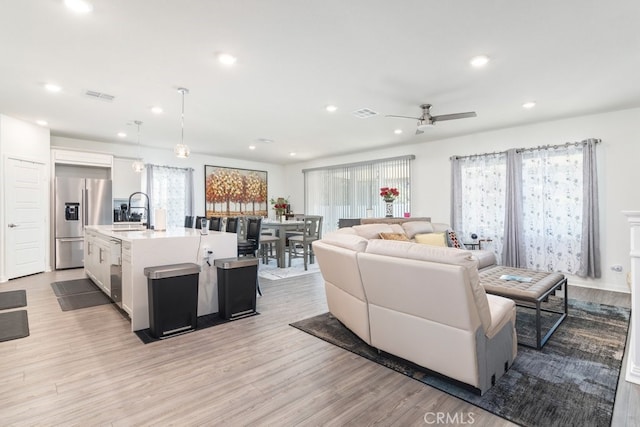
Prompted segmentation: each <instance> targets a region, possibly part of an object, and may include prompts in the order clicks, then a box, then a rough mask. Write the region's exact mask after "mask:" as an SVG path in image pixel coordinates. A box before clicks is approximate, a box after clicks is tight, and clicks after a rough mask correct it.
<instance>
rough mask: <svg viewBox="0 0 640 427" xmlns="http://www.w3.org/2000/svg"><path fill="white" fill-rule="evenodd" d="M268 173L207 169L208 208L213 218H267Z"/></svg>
mask: <svg viewBox="0 0 640 427" xmlns="http://www.w3.org/2000/svg"><path fill="white" fill-rule="evenodd" d="M267 194H268V193H267V172H266V171H258V170H250V169H236V168H227V167H222V166H210V165H205V166H204V209H205V215H206V216H207V218H209V217H212V216H240V215H252V216H253V215H255V216H267V214H268V211H267Z"/></svg>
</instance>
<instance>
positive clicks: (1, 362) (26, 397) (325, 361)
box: [0, 269, 640, 426]
mask: <svg viewBox="0 0 640 427" xmlns="http://www.w3.org/2000/svg"><path fill="white" fill-rule="evenodd" d="M83 275H84V274H83V271H82V269H77V270H65V271H59V272H52V273H43V274H38V275H33V276H28V277H24V278H20V279H15V280H12V281H10V282H8V283H2V284H0V291H5V290H13V289H26V290H27V301H28V306H27V311H28V316H29V328H30V332H31V335H30V336H29V337H27V338H23V339H18V340H13V341H7V342H2V343H0V425H2V426H13V425H16V426H21V425H79V426H88V425H91V426H93V425H101V426H109V425H111V426H129V425H180V426H187V425H205V426H206V425H225V426H244V425H252V426H256V425H257V426H263V425H270V426H299V425H300V426H316V425H327V426H362V425H382V426H424V425H427V424H426V423H425V419H424V417H425V414H427V413H436V412H445V413H449V414H451V415H453V414H458V415H457V416H458V417H459V418H458V419H460V420H462V419H464V420H466V424H470V422H469V421H470V420H473V423H472V424H473V425H474V426H507V425H512V424H511V423H509V422H508V421H506V420H504V419H502V418H499V417H497V416H495V415H492V414H490V413H488V412H486V411H483V410H481V409H479V408H477V407H475V406H472V405H469V404H467V403H465V402H463V401H461V400H459V399H457V398H454V397H451V396H449V395H447V394H445V393H442V392H440V391H438V390H436V389H433V388H430V387H428V386H425V385H423V384H421V383H419V382H417V381H415V380H412V379H410V378H408V377H405V376H404V375H401V374H399V373H396V372H393V371H391V370H389V369H386V368H384V367H382V366H379V365H377V364H376V363H373V362H370V361H368V360H365V359H363V358H361V357H358V356H356V355H353V354H351V353H349V352H348V351H345V350H342V349H340V348H337V347H335V346H333V345H331V344H328V343H325V342H324V341H321V340H319V339H317V338H314V337H312V336H310V335H307V334H305V333H304V332H301V331H299V330H297V329H295V328H292V327H290V326H288V325H289V323H291V322H294V321H297V320H300V319H304V318H306V317H310V316H313V315H316V314H320V313H323V312H325V311H327V307H326V301H325V296H324V288H323V284H322V279H321V276H320V275H319V274H313V275H308V276H303V277H299V278H293V279H285V280H279V281H267V280H261V288H262V292H263V296H262V297H260V298H258V311H259V312H260V313H261V314H260V315H258V316H253V317H250V318H246V319H242V320H238V321H234V322H230V323H227V324H224V325H220V326H216V327H212V328H209V329H204V330H201V331H197V332H193V333H189V334H185V335H182V336H179V337H173V338H170V339H168V340H165V341H160V342H156V343H152V344H148V345H144V344H142V343H141V342H140V341H139V340H138V338H137V337H136V335H135V334H133V333H131V332H130V331H129V328H130V326H129V322H128V321H127V320H126V319H125V318H123V317H122V315H121V314H120V313H119V312H118V310H117V309H116V308H115V307H114V306H113V305H102V306H98V307H92V308H87V309H81V310H74V311H68V312H62V311H61V310H60V307H59V306H58V302H57V301H56V297H55V295H54V293H53V290H52V289H51V286H50V283H51V282H54V281H59V280H70V279H77V278H80V277H83ZM570 296H571V297H572V298H580V299H588V300H592V301H598V302H603V303H607V304H614V305H624V306H629V304H630V302H629V300H630V299H629V295H626V294H615V293H611V292H602V291H595V290H589V289H580V288H575V287H571V290H570ZM639 393H640V387H638V386H634V385H632V384H629V383H627V382H626V381H624V372H623V373H622V375H621V381H620V385H619V389H618V395H617V399H616V408H615V411H614V422H613V425H616V426H632V425H638V420H639V419H640V418H639V412H638V411H639V410H638V409H636V408H638V407H639V406H640V405H638V403H639V402H640V397H639ZM430 416H431V417H433V415H430ZM430 420H433V418H430Z"/></svg>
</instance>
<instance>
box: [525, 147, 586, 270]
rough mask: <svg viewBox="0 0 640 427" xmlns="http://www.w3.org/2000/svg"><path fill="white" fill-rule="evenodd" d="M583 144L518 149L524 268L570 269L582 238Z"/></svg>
mask: <svg viewBox="0 0 640 427" xmlns="http://www.w3.org/2000/svg"><path fill="white" fill-rule="evenodd" d="M582 163H583V162H582V146H581V145H579V146H576V145H573V144H572V145H568V146H558V147H554V148H543V149H536V150H531V151H524V152H523V153H522V196H523V197H522V204H523V223H524V230H523V231H524V235H523V237H524V243H525V247H526V254H527V255H526V257H527V264H526V268H530V269H533V270H542V271H562V272H565V273H570V274H575V273H577V271H578V269H579V267H580V259H579V258H580V247H581V239H582V203H583V196H582Z"/></svg>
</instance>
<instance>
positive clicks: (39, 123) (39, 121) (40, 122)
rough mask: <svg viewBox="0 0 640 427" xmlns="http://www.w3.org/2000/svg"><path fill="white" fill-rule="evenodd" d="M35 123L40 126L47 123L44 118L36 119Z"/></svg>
mask: <svg viewBox="0 0 640 427" xmlns="http://www.w3.org/2000/svg"><path fill="white" fill-rule="evenodd" d="M36 124H37V125H40V126H46V125H48V124H49V123H47V121H46V120H36Z"/></svg>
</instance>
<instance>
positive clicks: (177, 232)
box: [86, 225, 224, 241]
mask: <svg viewBox="0 0 640 427" xmlns="http://www.w3.org/2000/svg"><path fill="white" fill-rule="evenodd" d="M86 229H87V230H93V231H96V232H98V233H100V234H102V235H104V236H108V237H112V238H114V239H120V240H125V241H132V240H139V239H166V238H175V237H200V236H207V234H205V235H203V234H201V233H200V230H198V229H194V228H184V227H176V228H168V229H166V230H164V231H160V230H158V231H156V230H147V229H146V228H145V229H142V230H126V231H123V230H115V231H114V226H113V225H88V226H87V227H86ZM220 233H224V232H221V231H209V234H208V235H214V234H220Z"/></svg>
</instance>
